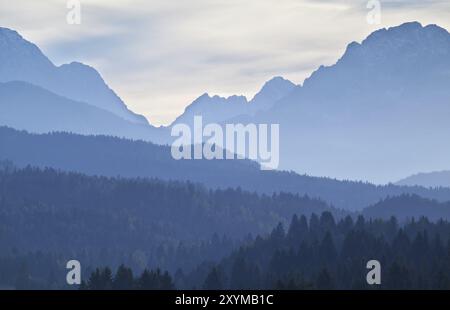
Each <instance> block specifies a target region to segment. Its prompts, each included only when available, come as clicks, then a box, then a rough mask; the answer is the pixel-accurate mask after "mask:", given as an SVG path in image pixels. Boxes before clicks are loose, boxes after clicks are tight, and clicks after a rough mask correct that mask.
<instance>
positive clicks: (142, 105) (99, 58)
mask: <svg viewBox="0 0 450 310" xmlns="http://www.w3.org/2000/svg"><path fill="white" fill-rule="evenodd" d="M448 2H449V1H439V0H428V1H427V0H425V1H418V0H411V1H406V0H385V1H381V4H382V23H381V24H380V25H369V24H367V22H366V14H367V12H368V10H367V8H366V4H367V1H362V0H352V1H345V0H330V1H328V0H327V1H325V0H239V1H238V0H184V1H175V0H146V1H145V0H121V1H119V0H109V1H104V0H81V3H82V14H83V15H82V24H81V25H68V24H67V23H66V14H67V8H66V1H65V0H40V1H26V0H15V1H13V2H12V1H7V0H0V21H1V25H2V26H4V27H10V28H13V29H16V30H17V31H19V32H20V33H21V34H23V35H24V36H25V37H26V38H27V39H29V40H31V41H33V42H35V43H36V44H37V45H39V46H40V47H41V48H42V50H43V51H44V52H45V53H46V54H47V56H49V58H50V59H51V60H52V61H54V62H55V63H56V64H62V63H66V62H70V61H73V60H77V61H82V62H85V63H87V64H90V65H92V66H94V67H96V68H97V69H98V70H99V71H100V72H101V74H102V75H103V77H104V78H105V80H106V81H107V82H108V84H109V85H110V86H111V87H112V88H113V89H114V90H116V92H117V93H118V94H119V95H120V96H121V97H122V99H124V101H125V102H126V103H127V104H128V105H129V106H130V108H131V109H133V110H134V111H136V112H138V113H142V114H144V115H145V116H147V117H148V118H149V119H150V121H151V122H152V123H155V124H167V123H169V122H170V121H171V120H173V119H174V118H175V117H176V116H177V115H178V114H180V113H181V112H182V111H183V109H184V108H185V106H186V105H188V104H189V103H190V102H191V101H192V100H194V99H195V98H196V97H197V96H199V95H201V94H202V93H204V92H209V93H211V94H219V95H231V94H244V95H246V96H248V97H252V96H253V95H254V93H255V92H256V91H257V90H258V89H259V88H260V87H261V85H262V84H263V83H264V82H265V81H266V80H268V79H270V78H271V77H273V76H275V75H282V76H284V77H286V78H289V79H291V80H292V81H293V82H296V83H299V84H301V83H302V82H303V80H304V79H305V78H306V77H308V76H309V75H310V74H311V72H312V71H314V70H315V69H316V68H317V67H318V66H319V65H321V64H325V65H330V64H333V63H334V62H335V61H336V60H337V59H338V58H339V57H340V56H341V54H342V53H343V52H344V50H345V47H346V45H347V44H348V43H350V42H351V41H361V40H362V39H364V37H365V36H367V35H368V34H369V33H370V32H372V31H374V30H376V29H377V28H381V27H388V26H392V25H398V24H401V23H403V22H407V21H412V20H418V21H420V22H422V23H423V24H428V23H436V24H440V25H441V26H443V27H446V28H447V29H450V5H449V3H448Z"/></svg>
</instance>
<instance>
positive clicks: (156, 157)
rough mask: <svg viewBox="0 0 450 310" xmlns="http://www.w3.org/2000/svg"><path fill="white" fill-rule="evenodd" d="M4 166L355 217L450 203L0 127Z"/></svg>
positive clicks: (130, 144) (444, 195) (430, 192)
mask: <svg viewBox="0 0 450 310" xmlns="http://www.w3.org/2000/svg"><path fill="white" fill-rule="evenodd" d="M2 160H9V161H12V162H13V164H15V165H16V166H17V167H19V168H21V167H25V166H27V165H31V166H34V167H41V168H45V167H52V168H55V169H61V170H63V171H69V172H78V173H83V174H87V175H91V176H92V175H99V176H107V177H117V176H120V177H123V178H158V179H161V180H180V181H191V182H196V183H201V184H203V185H204V186H206V187H208V188H213V189H214V188H223V189H226V188H229V187H231V188H241V189H243V190H247V191H251V192H256V193H260V194H262V193H265V194H268V195H272V194H273V193H274V192H289V193H294V194H299V195H308V196H309V197H313V198H320V199H321V200H323V201H325V202H327V203H329V204H330V205H332V206H334V207H336V208H339V209H345V210H350V211H356V210H362V209H363V208H364V207H366V206H368V205H372V204H375V203H377V202H378V201H380V200H382V199H385V198H386V197H388V196H398V195H401V194H417V195H420V196H422V197H425V198H430V199H436V200H438V201H450V189H426V188H423V187H409V186H395V185H392V184H389V185H386V186H375V185H373V184H369V183H363V182H351V181H338V180H335V179H330V178H318V177H312V176H307V175H299V174H296V173H293V172H284V171H261V170H260V169H259V165H258V164H257V163H255V162H251V161H248V160H174V159H173V158H172V157H171V154H170V147H169V146H161V145H156V144H153V143H148V142H144V141H132V140H127V139H119V138H114V137H106V136H82V135H76V134H67V133H51V134H39V135H37V134H29V133H27V132H24V131H17V130H14V129H10V128H6V127H0V161H2Z"/></svg>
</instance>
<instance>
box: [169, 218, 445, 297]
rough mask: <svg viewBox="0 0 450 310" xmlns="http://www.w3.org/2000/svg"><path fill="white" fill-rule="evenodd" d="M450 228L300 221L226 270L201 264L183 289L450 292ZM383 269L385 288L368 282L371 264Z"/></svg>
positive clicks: (240, 254)
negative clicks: (375, 261)
mask: <svg viewBox="0 0 450 310" xmlns="http://www.w3.org/2000/svg"><path fill="white" fill-rule="evenodd" d="M449 237H450V223H449V222H444V221H441V222H439V223H432V222H430V221H429V220H427V219H425V218H422V219H420V220H419V221H415V222H408V223H406V224H405V225H400V224H399V223H398V222H397V220H396V219H395V218H391V219H390V220H377V221H370V220H367V219H365V218H364V217H362V216H359V217H358V218H357V219H356V220H353V219H352V218H351V217H345V218H343V219H341V220H336V219H335V218H334V217H333V216H332V215H331V214H330V213H328V212H324V213H322V214H321V215H315V214H313V215H312V216H311V217H310V218H308V217H305V216H300V217H297V216H295V217H293V219H292V221H291V224H290V225H289V226H283V225H278V226H277V227H276V228H275V229H274V230H273V231H272V233H271V234H270V235H268V236H265V237H257V238H255V239H254V240H253V241H252V242H249V243H248V244H247V245H245V246H242V247H240V248H238V249H236V250H235V251H234V253H233V254H231V255H229V256H228V257H226V258H224V259H223V260H222V261H221V263H219V264H202V265H199V267H198V268H197V269H196V270H195V271H193V272H191V273H189V274H188V275H186V276H184V277H179V278H176V283H177V285H178V286H181V287H185V288H189V287H192V285H193V283H195V285H196V286H197V287H202V288H205V289H255V288H258V289H450V278H449V276H448V275H449V274H450V242H449ZM370 260H377V261H379V262H380V264H381V285H374V286H370V285H368V284H367V281H366V275H367V273H368V271H369V269H367V268H366V264H367V262H369V261H370Z"/></svg>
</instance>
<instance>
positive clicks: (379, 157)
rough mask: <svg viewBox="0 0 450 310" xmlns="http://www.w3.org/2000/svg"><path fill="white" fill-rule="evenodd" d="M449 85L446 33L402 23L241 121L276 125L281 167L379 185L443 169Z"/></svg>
mask: <svg viewBox="0 0 450 310" xmlns="http://www.w3.org/2000/svg"><path fill="white" fill-rule="evenodd" d="M449 83H450V34H449V33H448V31H447V30H445V29H443V28H441V27H439V26H436V25H427V26H422V25H421V24H420V23H418V22H411V23H405V24H402V25H399V26H395V27H391V28H388V29H381V30H378V31H375V32H373V33H372V34H370V35H369V36H368V37H367V38H366V39H365V40H363V41H362V42H361V43H356V42H353V43H350V44H349V45H348V47H347V49H346V51H345V53H344V54H343V56H342V57H341V58H340V59H339V60H338V61H337V62H336V64H334V65H331V66H327V67H325V66H321V67H320V68H319V69H318V70H316V71H315V72H314V73H313V74H312V75H311V76H310V77H309V78H307V79H306V80H305V82H304V83H303V85H299V86H296V87H295V88H294V90H293V91H291V92H290V93H289V94H288V95H287V96H285V97H283V98H282V99H280V100H279V101H278V102H277V103H276V104H275V105H274V107H273V108H271V109H270V110H269V111H267V112H264V113H259V114H258V115H257V116H256V117H247V118H242V119H241V121H242V122H247V123H268V122H270V123H279V124H280V128H281V129H280V134H281V138H280V147H281V149H280V155H281V157H280V168H281V169H285V170H294V171H302V172H305V173H307V174H310V175H318V176H330V175H331V176H334V177H336V178H338V179H352V180H369V181H371V182H375V183H379V184H383V183H387V182H389V181H390V180H395V179H399V178H401V177H402V176H404V175H409V174H410V173H411V170H412V171H432V170H439V169H446V167H448V158H449V157H450V145H448V144H447V143H443V142H442V141H446V140H447V139H448V136H449V134H450V123H449V122H448V115H449V114H450V105H449V104H448V103H449V102H450V87H448V86H449ZM409 154H414V156H409ZM431 158H433V160H430V159H431Z"/></svg>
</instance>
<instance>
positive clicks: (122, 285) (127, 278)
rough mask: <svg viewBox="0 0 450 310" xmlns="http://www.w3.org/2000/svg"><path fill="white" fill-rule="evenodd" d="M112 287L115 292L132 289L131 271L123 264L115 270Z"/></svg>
mask: <svg viewBox="0 0 450 310" xmlns="http://www.w3.org/2000/svg"><path fill="white" fill-rule="evenodd" d="M112 287H113V289H115V290H131V289H133V288H134V278H133V271H132V270H131V269H130V268H127V267H125V266H124V265H123V264H122V265H120V266H119V268H118V269H117V272H116V275H115V277H114V280H113V283H112Z"/></svg>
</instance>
